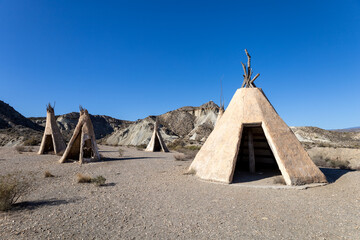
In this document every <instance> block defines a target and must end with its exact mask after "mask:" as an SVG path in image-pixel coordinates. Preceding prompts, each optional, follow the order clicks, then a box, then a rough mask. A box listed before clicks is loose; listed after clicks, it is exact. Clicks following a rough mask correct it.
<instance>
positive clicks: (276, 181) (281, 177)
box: [273, 176, 286, 185]
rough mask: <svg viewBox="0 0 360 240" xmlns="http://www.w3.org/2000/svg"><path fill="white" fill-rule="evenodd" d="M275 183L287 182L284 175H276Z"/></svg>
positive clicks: (284, 183) (283, 183)
mask: <svg viewBox="0 0 360 240" xmlns="http://www.w3.org/2000/svg"><path fill="white" fill-rule="evenodd" d="M273 183H274V184H282V185H286V182H285V180H284V178H283V176H276V177H274V180H273Z"/></svg>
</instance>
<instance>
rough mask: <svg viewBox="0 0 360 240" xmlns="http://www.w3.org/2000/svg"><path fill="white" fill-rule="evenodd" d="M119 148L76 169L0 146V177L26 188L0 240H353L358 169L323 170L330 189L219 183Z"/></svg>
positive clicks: (163, 156)
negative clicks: (25, 179) (11, 176)
mask: <svg viewBox="0 0 360 240" xmlns="http://www.w3.org/2000/svg"><path fill="white" fill-rule="evenodd" d="M121 148H122V149H123V150H124V153H123V156H122V157H119V152H118V149H119V147H110V146H100V150H101V151H100V153H101V154H102V156H104V157H106V159H105V161H102V162H96V163H88V164H83V165H79V164H78V163H66V164H59V163H58V160H59V159H60V157H59V156H55V155H41V156H40V155H37V154H36V150H37V148H36V147H34V152H24V153H21V154H20V153H19V152H17V151H16V150H15V148H12V147H0V164H1V168H0V174H1V175H5V174H7V173H12V172H19V171H21V174H24V175H28V176H31V177H32V185H33V187H32V190H31V191H30V192H29V194H27V195H26V196H24V197H23V198H21V199H20V201H19V203H18V204H16V206H15V207H14V208H13V209H12V210H10V211H7V212H0V233H1V235H0V239H360V171H348V170H341V169H325V168H322V171H323V172H324V173H325V174H326V176H327V178H328V180H329V181H330V183H329V184H328V185H325V186H318V187H311V188H303V189H298V188H282V187H280V186H281V185H279V184H274V183H273V182H272V181H271V180H260V181H259V182H252V183H251V184H248V183H236V184H230V185H226V184H219V183H212V182H206V181H201V180H200V179H198V178H197V177H195V176H192V175H185V174H184V172H186V169H187V168H188V166H189V165H190V163H191V161H177V160H175V159H174V157H173V155H174V154H176V153H161V152H159V153H149V152H144V151H140V150H137V149H136V148H128V147H121ZM45 171H49V172H51V173H52V174H53V175H55V177H54V178H45V177H44V172H45ZM77 173H82V174H87V175H90V176H93V177H95V176H98V175H102V176H104V177H105V178H106V179H107V181H106V183H107V184H106V186H102V187H97V186H95V185H94V184H89V183H77V178H76V175H77Z"/></svg>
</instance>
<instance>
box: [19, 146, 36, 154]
mask: <svg viewBox="0 0 360 240" xmlns="http://www.w3.org/2000/svg"><path fill="white" fill-rule="evenodd" d="M15 150H16V151H17V152H18V153H20V154H21V153H23V152H33V149H32V147H25V146H16V147H15Z"/></svg>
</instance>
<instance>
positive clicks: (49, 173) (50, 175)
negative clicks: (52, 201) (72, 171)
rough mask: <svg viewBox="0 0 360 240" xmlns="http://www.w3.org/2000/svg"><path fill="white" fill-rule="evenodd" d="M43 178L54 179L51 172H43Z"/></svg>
mask: <svg viewBox="0 0 360 240" xmlns="http://www.w3.org/2000/svg"><path fill="white" fill-rule="evenodd" d="M44 177H45V178H53V177H55V175H53V174H52V173H51V172H49V171H45V172H44Z"/></svg>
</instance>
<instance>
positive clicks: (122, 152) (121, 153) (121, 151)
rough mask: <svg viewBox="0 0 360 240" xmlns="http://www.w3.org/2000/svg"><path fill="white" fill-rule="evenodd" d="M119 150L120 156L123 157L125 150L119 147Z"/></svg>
mask: <svg viewBox="0 0 360 240" xmlns="http://www.w3.org/2000/svg"><path fill="white" fill-rule="evenodd" d="M118 152H119V157H123V156H124V150H122V149H121V148H119V150H118Z"/></svg>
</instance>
